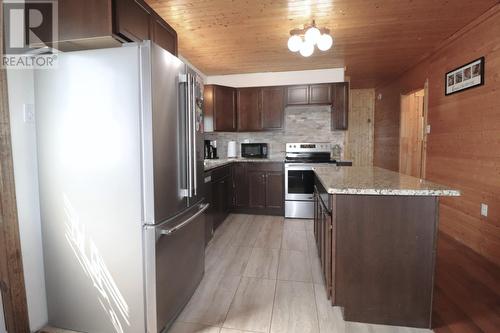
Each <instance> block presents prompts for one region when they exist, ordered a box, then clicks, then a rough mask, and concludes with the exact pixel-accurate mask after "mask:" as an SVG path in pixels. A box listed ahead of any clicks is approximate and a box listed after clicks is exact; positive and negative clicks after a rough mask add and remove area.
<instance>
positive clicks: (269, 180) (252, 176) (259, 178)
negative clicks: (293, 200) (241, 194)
mask: <svg viewBox="0 0 500 333" xmlns="http://www.w3.org/2000/svg"><path fill="white" fill-rule="evenodd" d="M283 167H284V166H283V163H273V162H262V163H247V176H246V178H247V179H248V190H247V192H248V198H249V200H248V201H249V204H248V207H247V208H246V209H245V208H244V209H242V210H241V211H240V212H242V213H245V212H248V213H251V214H259V213H261V214H270V215H282V214H283V209H284V206H285V205H284V202H285V201H284V200H285V199H284V181H283V180H284V170H283Z"/></svg>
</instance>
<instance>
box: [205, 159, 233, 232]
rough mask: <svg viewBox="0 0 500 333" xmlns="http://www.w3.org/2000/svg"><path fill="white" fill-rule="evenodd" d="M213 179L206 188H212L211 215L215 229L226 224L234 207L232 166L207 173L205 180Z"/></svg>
mask: <svg viewBox="0 0 500 333" xmlns="http://www.w3.org/2000/svg"><path fill="white" fill-rule="evenodd" d="M209 176H210V177H211V181H210V182H207V183H205V186H210V187H211V198H210V201H208V203H209V204H210V205H211V208H210V214H211V222H212V224H213V229H214V230H215V229H217V227H218V226H219V225H220V224H221V223H222V222H224V220H225V219H226V217H227V216H228V215H229V213H230V211H231V208H232V206H233V178H232V168H231V166H229V165H227V166H223V167H220V168H217V169H214V170H212V171H210V172H206V173H205V178H207V177H209Z"/></svg>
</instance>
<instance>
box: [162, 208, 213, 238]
mask: <svg viewBox="0 0 500 333" xmlns="http://www.w3.org/2000/svg"><path fill="white" fill-rule="evenodd" d="M209 206H210V204H208V203H206V204H203V205H200V210H199V211H198V212H196V214H194V215H192V216H191V217H189V218H188V219H187V220H185V221H184V222H182V223H179V224H178V225H176V226H175V227H172V228H169V229H163V230H161V231H160V233H161V234H162V235H166V236H169V235H172V234H173V233H175V232H176V231H179V230H181V229H182V228H184V227H185V226H187V225H188V224H189V223H191V222H193V221H194V220H195V219H196V218H197V217H198V216H200V215H201V214H203V212H205V211H206V210H207V209H208V207H209Z"/></svg>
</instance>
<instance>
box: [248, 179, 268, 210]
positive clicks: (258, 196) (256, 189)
mask: <svg viewBox="0 0 500 333" xmlns="http://www.w3.org/2000/svg"><path fill="white" fill-rule="evenodd" d="M248 192H249V205H248V206H249V207H250V208H265V207H266V172H265V171H256V170H248Z"/></svg>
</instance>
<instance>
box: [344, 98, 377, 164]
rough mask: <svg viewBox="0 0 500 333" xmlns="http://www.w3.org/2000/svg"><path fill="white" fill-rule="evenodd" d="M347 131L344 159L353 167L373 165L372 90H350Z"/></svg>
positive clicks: (373, 103)
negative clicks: (350, 161) (350, 162)
mask: <svg viewBox="0 0 500 333" xmlns="http://www.w3.org/2000/svg"><path fill="white" fill-rule="evenodd" d="M350 94H351V95H350V98H349V101H350V109H349V130H348V131H347V137H346V145H345V156H344V157H345V159H347V160H352V163H353V165H354V166H372V165H373V117H374V112H375V90H374V89H351V90H350Z"/></svg>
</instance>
